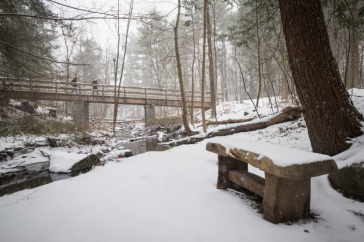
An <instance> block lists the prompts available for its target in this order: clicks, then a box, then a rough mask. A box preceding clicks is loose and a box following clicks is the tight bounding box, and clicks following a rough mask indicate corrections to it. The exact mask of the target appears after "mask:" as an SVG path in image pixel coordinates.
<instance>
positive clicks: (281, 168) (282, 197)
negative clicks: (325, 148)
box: [206, 139, 338, 223]
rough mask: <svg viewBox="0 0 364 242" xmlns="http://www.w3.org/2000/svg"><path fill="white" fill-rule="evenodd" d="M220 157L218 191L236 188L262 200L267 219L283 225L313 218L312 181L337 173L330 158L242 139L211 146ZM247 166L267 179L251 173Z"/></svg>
mask: <svg viewBox="0 0 364 242" xmlns="http://www.w3.org/2000/svg"><path fill="white" fill-rule="evenodd" d="M206 150H208V151H211V152H213V153H216V154H218V177H217V188H218V189H225V190H226V189H228V188H233V187H234V186H236V184H238V185H240V186H242V187H244V188H246V189H248V190H250V191H252V192H254V193H256V194H258V195H259V196H261V197H262V198H263V211H264V219H266V220H268V221H270V222H272V223H280V222H285V221H290V220H295V219H301V218H307V217H309V215H310V196H311V177H315V176H320V175H324V174H328V173H333V172H336V171H337V170H338V168H337V165H336V163H335V161H334V160H332V159H331V157H330V156H326V155H321V154H316V153H312V152H305V151H300V150H295V149H291V148H285V147H281V146H277V145H272V144H267V143H262V142H254V141H249V140H241V139H236V140H234V139H222V140H221V142H218V143H208V144H207V145H206ZM248 164H250V165H252V166H254V167H257V168H259V169H260V170H262V171H264V172H265V179H264V178H262V177H260V176H257V175H255V174H253V173H250V172H248Z"/></svg>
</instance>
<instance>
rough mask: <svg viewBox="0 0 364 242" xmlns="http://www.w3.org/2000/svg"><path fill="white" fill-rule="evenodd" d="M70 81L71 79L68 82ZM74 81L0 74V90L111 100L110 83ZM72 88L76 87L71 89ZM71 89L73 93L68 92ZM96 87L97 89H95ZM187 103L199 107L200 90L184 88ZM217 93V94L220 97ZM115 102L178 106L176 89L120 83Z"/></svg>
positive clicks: (24, 95) (23, 95) (11, 94)
mask: <svg viewBox="0 0 364 242" xmlns="http://www.w3.org/2000/svg"><path fill="white" fill-rule="evenodd" d="M72 84H73V83H72ZM96 85H97V89H93V87H94V86H95V84H91V83H82V82H81V83H79V82H78V83H77V87H76V88H74V87H72V85H71V83H70V82H59V81H44V80H31V79H17V78H0V90H2V91H3V93H4V94H5V96H6V97H8V98H13V99H28V100H34V101H35V100H49V101H75V100H82V101H84V102H88V103H110V104H113V103H115V100H116V98H115V96H116V95H115V94H117V90H116V89H115V86H114V85H107V84H96ZM74 89H76V90H77V93H76V91H73V90H74ZM72 91H73V93H72ZM96 91H97V93H96ZM186 96H187V100H188V101H187V106H188V107H194V108H201V107H202V102H201V92H194V93H193V101H192V92H191V91H186ZM221 96H222V95H221V94H220V93H218V95H217V97H218V98H221ZM205 97H206V98H205V108H209V107H210V93H209V92H206V94H205ZM117 100H118V103H119V104H127V105H155V106H168V107H181V106H182V102H181V92H180V90H171V89H166V88H143V87H126V86H122V87H121V88H120V92H119V98H118V99H117Z"/></svg>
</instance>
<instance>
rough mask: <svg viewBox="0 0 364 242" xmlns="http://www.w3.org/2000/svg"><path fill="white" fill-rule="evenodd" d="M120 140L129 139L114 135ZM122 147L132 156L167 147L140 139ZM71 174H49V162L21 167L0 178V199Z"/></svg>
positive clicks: (124, 135) (156, 141)
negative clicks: (130, 152)
mask: <svg viewBox="0 0 364 242" xmlns="http://www.w3.org/2000/svg"><path fill="white" fill-rule="evenodd" d="M116 137H117V138H118V139H120V140H126V139H129V138H131V136H130V134H128V133H127V132H120V133H118V134H117V135H116ZM122 146H124V147H125V148H127V149H129V150H131V151H132V153H133V155H138V154H142V153H145V152H148V151H164V150H167V149H168V147H166V146H161V145H159V144H158V140H157V139H140V140H137V141H134V142H129V143H125V144H123V145H122ZM71 177H72V175H71V174H61V173H52V172H49V162H42V163H34V164H31V165H26V166H23V167H21V171H17V172H14V173H6V174H2V176H0V197H1V196H3V195H5V194H11V193H14V192H17V191H21V190H25V189H31V188H35V187H38V186H42V185H45V184H48V183H51V182H55V181H59V180H63V179H68V178H71Z"/></svg>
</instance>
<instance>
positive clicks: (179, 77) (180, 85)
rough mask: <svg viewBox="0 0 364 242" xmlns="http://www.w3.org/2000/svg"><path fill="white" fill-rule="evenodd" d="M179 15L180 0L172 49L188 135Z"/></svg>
mask: <svg viewBox="0 0 364 242" xmlns="http://www.w3.org/2000/svg"><path fill="white" fill-rule="evenodd" d="M180 15H181V0H178V12H177V20H176V26H175V27H174V50H175V52H176V62H177V71H178V81H179V87H180V90H181V97H182V120H183V126H184V127H185V131H186V132H187V134H188V135H191V134H192V131H191V129H190V126H188V120H187V101H186V93H185V87H184V84H183V77H182V67H181V60H180V55H179V49H178V48H179V47H178V26H179V18H180Z"/></svg>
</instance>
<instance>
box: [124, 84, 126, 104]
mask: <svg viewBox="0 0 364 242" xmlns="http://www.w3.org/2000/svg"><path fill="white" fill-rule="evenodd" d="M124 103H126V91H125V87H124Z"/></svg>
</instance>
